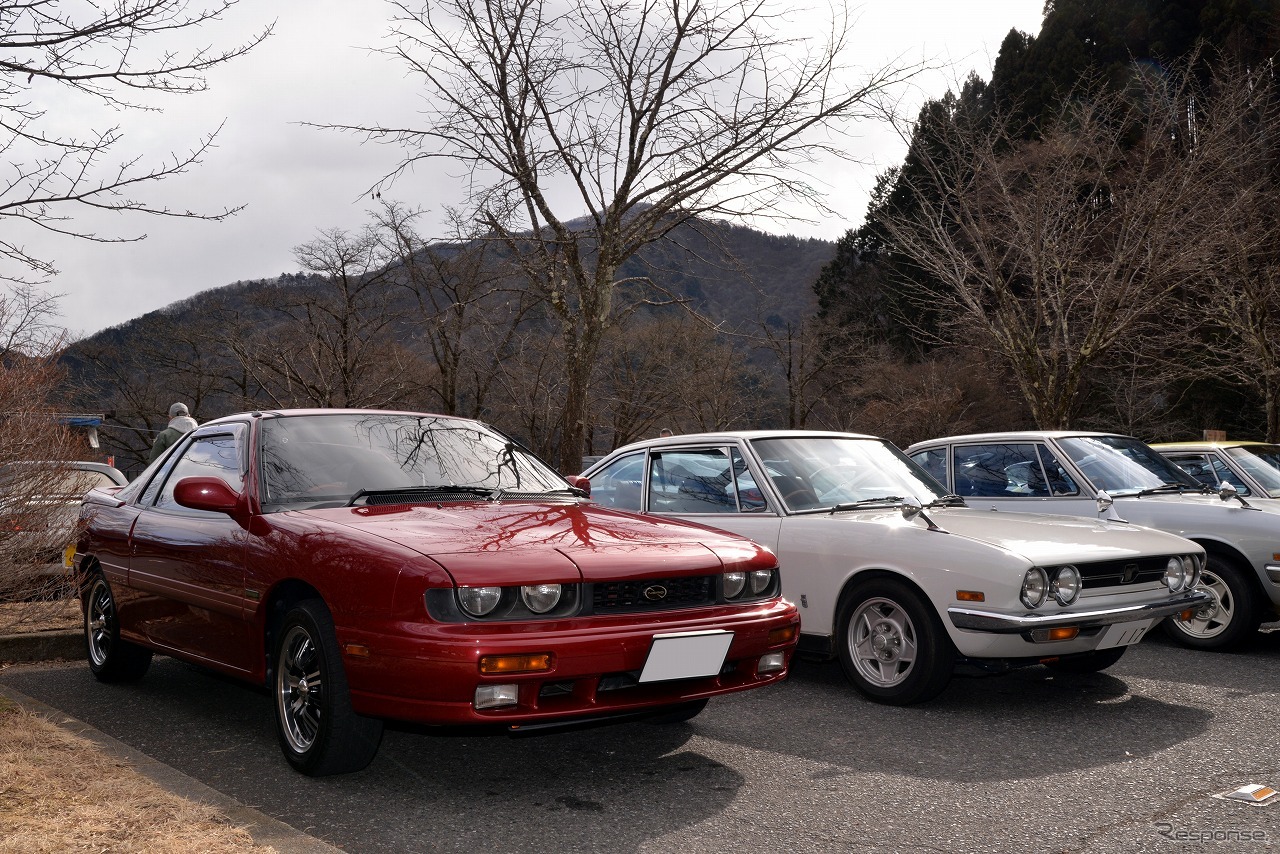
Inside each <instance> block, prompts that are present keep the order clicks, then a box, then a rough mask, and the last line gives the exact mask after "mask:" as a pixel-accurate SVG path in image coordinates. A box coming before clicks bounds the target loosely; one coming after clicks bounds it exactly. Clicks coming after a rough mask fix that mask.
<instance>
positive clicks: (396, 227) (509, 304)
mask: <svg viewBox="0 0 1280 854" xmlns="http://www.w3.org/2000/svg"><path fill="white" fill-rule="evenodd" d="M420 215H421V211H419V210H416V209H409V208H406V207H404V206H403V205H400V204H398V203H396V202H391V201H387V202H384V203H383V205H382V207H381V208H380V209H379V210H377V211H375V212H374V214H373V223H372V229H373V232H374V233H375V234H377V235H378V239H379V240H380V241H381V243H382V246H383V249H384V251H385V254H386V257H387V258H389V259H394V260H393V261H392V262H391V263H392V264H393V265H394V269H393V270H391V271H390V273H389V275H390V279H391V280H392V281H394V282H396V283H398V284H399V285H401V286H403V287H404V288H405V289H406V290H407V292H408V293H409V294H410V295H411V298H412V300H413V302H414V304H415V305H416V306H417V316H416V319H415V320H414V321H413V325H414V326H415V327H416V328H415V330H414V332H415V334H414V342H415V343H416V344H418V345H420V346H422V347H424V348H425V350H426V351H427V352H428V353H429V354H430V356H431V360H432V366H431V369H430V371H429V372H428V373H427V374H425V375H424V377H423V386H424V388H425V389H426V390H427V392H428V393H429V399H430V403H429V404H428V405H429V406H430V408H432V409H433V410H439V411H441V412H444V413H446V414H449V415H467V416H470V417H473V418H478V417H480V416H481V415H483V414H484V411H485V407H486V405H487V402H488V398H489V392H490V389H491V388H492V387H493V384H494V383H495V382H496V380H497V374H498V372H497V371H496V370H495V369H494V367H495V362H499V363H500V362H501V361H502V360H503V359H504V358H505V357H506V356H507V355H509V354H510V353H511V352H512V348H513V346H514V345H515V342H516V339H517V336H518V334H519V330H520V328H521V326H522V324H523V323H524V321H525V319H526V317H527V316H528V314H529V312H530V311H531V309H532V308H533V307H534V305H535V304H536V303H537V300H536V298H535V297H534V295H532V294H531V293H530V292H529V290H528V288H525V287H521V285H522V284H523V282H522V281H521V280H516V281H513V280H512V277H511V275H510V269H509V267H508V265H506V264H504V263H502V261H501V260H499V259H495V258H494V257H493V256H494V252H493V251H492V249H493V246H492V245H491V244H490V243H489V242H487V241H485V240H482V239H478V237H477V235H474V234H470V233H468V232H467V230H466V228H465V227H464V226H463V224H461V223H454V228H453V230H454V235H453V236H452V237H451V238H449V239H447V240H442V241H438V242H432V241H428V240H425V239H424V238H422V237H421V236H420V235H419V234H418V232H417V230H416V228H415V220H416V219H417V218H418V217H419V216H420Z"/></svg>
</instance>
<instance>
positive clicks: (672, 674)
mask: <svg viewBox="0 0 1280 854" xmlns="http://www.w3.org/2000/svg"><path fill="white" fill-rule="evenodd" d="M731 643H733V632H728V631H723V630H716V631H709V632H679V633H672V634H668V635H654V636H653V646H651V647H649V657H648V658H647V659H645V662H644V670H642V671H640V681H641V682H664V681H666V680H668V679H696V678H698V677H700V676H714V675H716V674H717V673H719V672H720V668H721V667H723V666H724V657H725V656H726V655H728V654H729V644H731Z"/></svg>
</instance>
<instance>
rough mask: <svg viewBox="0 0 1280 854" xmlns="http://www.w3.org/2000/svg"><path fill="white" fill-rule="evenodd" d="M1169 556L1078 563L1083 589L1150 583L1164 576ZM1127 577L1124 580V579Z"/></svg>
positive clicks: (1076, 565) (1077, 567)
mask: <svg viewBox="0 0 1280 854" xmlns="http://www.w3.org/2000/svg"><path fill="white" fill-rule="evenodd" d="M1168 563H1169V557H1168V556H1167V555H1166V556H1164V557H1139V558H1133V559H1131V560H1103V561H1098V562H1097V563H1078V564H1075V567H1076V569H1078V570H1080V578H1081V580H1082V581H1083V583H1084V589H1086V590H1090V589H1097V588H1099V587H1127V586H1129V585H1131V584H1150V583H1151V582H1153V581H1160V580H1161V579H1162V578H1164V572H1165V567H1166V565H1167V564H1168ZM1126 578H1128V580H1127V581H1126V580H1125V579H1126Z"/></svg>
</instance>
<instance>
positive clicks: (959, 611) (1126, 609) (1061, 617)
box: [947, 590, 1213, 634]
mask: <svg viewBox="0 0 1280 854" xmlns="http://www.w3.org/2000/svg"><path fill="white" fill-rule="evenodd" d="M1212 603H1213V596H1211V595H1210V594H1209V593H1208V592H1207V591H1204V590H1192V591H1189V592H1187V593H1183V594H1181V595H1179V596H1175V597H1174V598H1172V599H1164V600H1161V601H1160V602H1148V603H1145V604H1142V605H1122V606H1118V607H1115V608H1099V609H1096V610H1092V611H1059V612H1058V613H1056V614H1002V613H998V612H995V611H981V610H977V609H974V608H961V607H957V606H952V607H950V608H948V609H947V616H948V617H950V618H951V624H952V625H953V626H955V627H956V628H957V629H961V630H962V631H970V632H987V633H991V634H1021V633H1023V632H1029V631H1032V630H1034V629H1052V628H1058V627H1067V626H1077V627H1079V628H1081V629H1090V628H1096V627H1099V626H1109V625H1112V624H1114V623H1127V622H1131V621H1134V620H1146V619H1163V618H1165V617H1171V616H1173V615H1174V614H1178V613H1181V612H1182V611H1186V610H1188V609H1190V610H1196V609H1199V608H1203V607H1204V606H1205V605H1210V604H1212Z"/></svg>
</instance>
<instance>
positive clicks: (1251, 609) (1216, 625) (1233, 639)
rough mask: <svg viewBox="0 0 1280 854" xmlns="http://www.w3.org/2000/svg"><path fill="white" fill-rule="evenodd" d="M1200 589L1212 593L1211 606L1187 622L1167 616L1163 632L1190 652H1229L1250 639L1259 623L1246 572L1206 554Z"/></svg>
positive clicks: (1223, 559) (1226, 561) (1254, 597)
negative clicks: (1196, 650)
mask: <svg viewBox="0 0 1280 854" xmlns="http://www.w3.org/2000/svg"><path fill="white" fill-rule="evenodd" d="M1200 587H1201V588H1203V589H1205V590H1208V591H1209V592H1210V593H1212V594H1213V600H1214V601H1213V603H1212V604H1210V605H1206V606H1205V607H1204V608H1201V609H1200V610H1199V611H1197V612H1196V613H1195V615H1194V616H1192V618H1191V619H1190V620H1185V621H1184V620H1179V619H1178V618H1177V617H1176V616H1175V617H1168V618H1167V619H1165V621H1164V628H1165V633H1166V634H1168V635H1169V636H1170V637H1171V638H1173V639H1174V640H1175V641H1177V642H1178V643H1180V644H1182V645H1183V646H1186V647H1190V648H1192V649H1231V648H1232V647H1236V646H1239V645H1240V644H1242V643H1244V641H1246V640H1247V639H1249V638H1250V637H1252V636H1253V633H1254V632H1255V631H1257V630H1258V626H1259V625H1260V624H1261V623H1262V617H1261V615H1260V614H1259V613H1258V604H1257V597H1256V596H1255V595H1254V592H1253V585H1252V584H1250V579H1249V577H1248V576H1247V575H1245V573H1244V572H1243V571H1242V570H1241V569H1240V568H1239V567H1238V566H1237V565H1236V564H1234V563H1232V562H1231V561H1229V560H1226V559H1225V558H1222V557H1219V556H1218V555H1212V554H1211V555H1209V559H1208V561H1207V562H1206V564H1205V568H1204V573H1203V574H1202V575H1201V577H1200Z"/></svg>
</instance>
